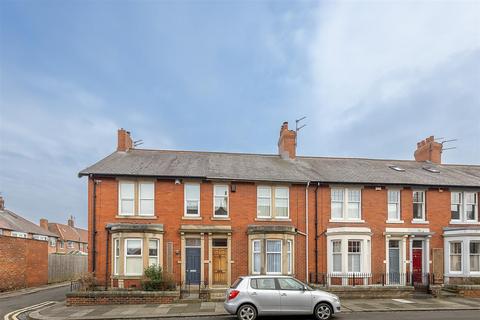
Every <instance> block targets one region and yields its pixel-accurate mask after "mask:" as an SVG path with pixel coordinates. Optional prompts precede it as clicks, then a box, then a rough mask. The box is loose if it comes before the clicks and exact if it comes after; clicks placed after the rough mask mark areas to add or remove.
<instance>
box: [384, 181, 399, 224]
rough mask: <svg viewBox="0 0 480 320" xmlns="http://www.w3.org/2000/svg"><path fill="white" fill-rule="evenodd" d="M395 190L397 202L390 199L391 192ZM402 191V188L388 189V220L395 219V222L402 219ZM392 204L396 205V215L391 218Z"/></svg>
mask: <svg viewBox="0 0 480 320" xmlns="http://www.w3.org/2000/svg"><path fill="white" fill-rule="evenodd" d="M393 192H395V193H396V194H397V197H396V198H397V199H396V202H391V201H390V193H393ZM401 197H402V196H401V192H400V189H388V190H387V221H388V222H390V221H393V222H399V221H402V212H401ZM390 204H395V205H396V208H397V210H396V212H395V213H396V217H395V218H391V217H390Z"/></svg>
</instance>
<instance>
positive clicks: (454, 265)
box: [450, 241, 462, 272]
mask: <svg viewBox="0 0 480 320" xmlns="http://www.w3.org/2000/svg"><path fill="white" fill-rule="evenodd" d="M450 271H451V272H461V271H462V243H461V242H460V241H455V242H453V241H452V242H450Z"/></svg>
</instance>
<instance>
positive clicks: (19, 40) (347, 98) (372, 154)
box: [0, 0, 480, 227]
mask: <svg viewBox="0 0 480 320" xmlns="http://www.w3.org/2000/svg"><path fill="white" fill-rule="evenodd" d="M303 116H306V117H307V118H306V119H305V120H304V122H303V123H305V124H306V125H307V126H306V127H304V128H303V129H302V130H301V131H300V132H299V137H298V150H297V153H298V154H299V155H312V156H342V157H369V158H391V159H413V152H414V150H415V148H416V143H417V142H418V141H420V140H422V139H424V138H426V137H427V136H430V135H434V136H435V137H438V138H445V139H458V140H457V141H454V142H451V143H449V144H448V146H452V147H456V149H452V150H447V151H445V152H444V153H443V161H444V162H445V163H463V164H480V1H453V0H452V1H388V2H387V1H228V2H227V1H175V2H173V1H145V0H143V1H121V0H117V1H113V0H111V1H109V0H103V1H60V0H56V1H49V0H44V1H36V0H31V1H25V0H23V1H22V0H18V1H13V0H1V1H0V192H1V194H2V195H3V197H4V198H5V205H6V207H7V208H8V209H10V210H12V211H14V212H17V213H18V214H21V215H22V216H24V217H25V218H27V219H30V220H31V221H34V222H36V223H38V221H39V219H40V218H42V217H45V218H48V219H49V220H50V221H56V222H64V223H65V222H66V220H67V218H68V216H69V215H73V216H75V218H76V223H77V225H79V226H82V227H86V225H87V187H86V184H87V181H86V178H82V179H80V178H78V176H77V174H78V172H79V171H80V170H82V169H84V168H85V167H87V166H89V165H91V164H93V163H95V162H96V161H98V160H100V159H102V158H103V157H105V156H106V155H108V154H110V153H111V152H113V151H114V150H115V148H116V131H117V129H118V128H121V127H123V128H126V129H128V130H130V131H131V132H132V135H133V138H134V139H142V140H143V141H144V144H143V145H142V147H143V148H151V149H179V150H202V151H203V150H205V151H229V152H253V153H273V154H275V153H277V140H278V134H279V130H280V126H281V124H282V122H283V121H289V123H290V127H294V126H295V119H298V118H300V117H303Z"/></svg>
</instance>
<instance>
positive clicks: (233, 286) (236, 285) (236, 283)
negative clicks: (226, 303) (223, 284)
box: [230, 278, 243, 289]
mask: <svg viewBox="0 0 480 320" xmlns="http://www.w3.org/2000/svg"><path fill="white" fill-rule="evenodd" d="M242 280H243V278H238V279H237V280H235V282H234V283H233V284H232V285H231V286H230V288H232V289H236V288H237V287H238V285H239V284H240V283H241V282H242Z"/></svg>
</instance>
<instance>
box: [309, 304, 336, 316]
mask: <svg viewBox="0 0 480 320" xmlns="http://www.w3.org/2000/svg"><path fill="white" fill-rule="evenodd" d="M313 315H314V316H315V319H317V320H327V319H330V318H331V317H332V307H330V305H329V304H328V303H325V302H321V303H319V304H317V306H316V307H315V312H314V314H313Z"/></svg>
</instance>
